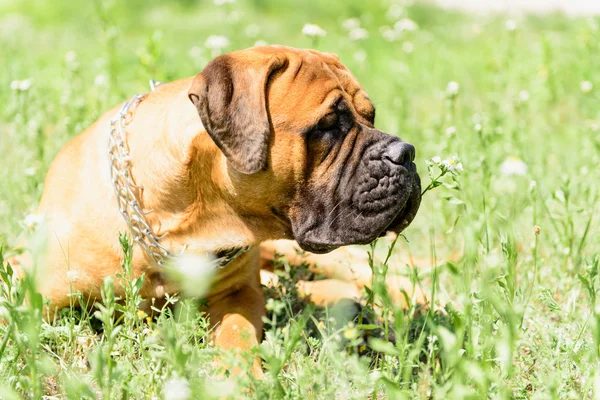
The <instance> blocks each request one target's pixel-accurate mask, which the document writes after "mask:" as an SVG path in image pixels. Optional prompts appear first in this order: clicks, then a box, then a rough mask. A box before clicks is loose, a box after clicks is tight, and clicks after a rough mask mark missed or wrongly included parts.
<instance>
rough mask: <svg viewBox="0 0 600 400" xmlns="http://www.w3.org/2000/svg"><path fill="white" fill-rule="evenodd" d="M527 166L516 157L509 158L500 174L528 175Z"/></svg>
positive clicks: (501, 168)
mask: <svg viewBox="0 0 600 400" xmlns="http://www.w3.org/2000/svg"><path fill="white" fill-rule="evenodd" d="M527 169H528V168H527V164H525V163H524V162H523V161H522V160H521V159H520V158H518V157H515V156H510V157H507V158H506V160H504V162H502V164H501V165H500V172H501V173H502V174H504V175H521V176H522V175H527Z"/></svg>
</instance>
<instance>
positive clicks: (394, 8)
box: [385, 4, 404, 21]
mask: <svg viewBox="0 0 600 400" xmlns="http://www.w3.org/2000/svg"><path fill="white" fill-rule="evenodd" d="M385 15H386V17H387V18H388V19H389V20H390V21H397V20H398V18H400V17H401V16H403V15H404V8H403V7H402V6H401V5H400V4H392V5H391V7H390V8H389V10H388V12H387V13H386V14H385Z"/></svg>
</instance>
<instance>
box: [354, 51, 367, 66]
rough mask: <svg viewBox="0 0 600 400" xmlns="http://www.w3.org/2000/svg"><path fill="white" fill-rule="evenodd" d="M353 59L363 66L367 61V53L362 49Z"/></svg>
mask: <svg viewBox="0 0 600 400" xmlns="http://www.w3.org/2000/svg"><path fill="white" fill-rule="evenodd" d="M352 58H354V61H356V62H357V63H359V64H362V63H364V62H365V60H366V59H367V53H366V52H365V51H364V50H362V49H360V50H357V51H356V52H355V53H354V55H353V56H352Z"/></svg>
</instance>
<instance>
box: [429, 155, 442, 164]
mask: <svg viewBox="0 0 600 400" xmlns="http://www.w3.org/2000/svg"><path fill="white" fill-rule="evenodd" d="M431 162H432V163H434V164H441V162H442V157H440V156H433V157H431Z"/></svg>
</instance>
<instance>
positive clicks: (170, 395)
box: [163, 378, 192, 400]
mask: <svg viewBox="0 0 600 400" xmlns="http://www.w3.org/2000/svg"><path fill="white" fill-rule="evenodd" d="M163 394H164V396H165V397H164V399H165V400H188V399H189V398H190V397H191V396H192V391H191V389H190V384H189V383H188V381H187V380H185V379H183V378H171V379H169V380H168V381H166V382H165V386H164V388H163Z"/></svg>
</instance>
